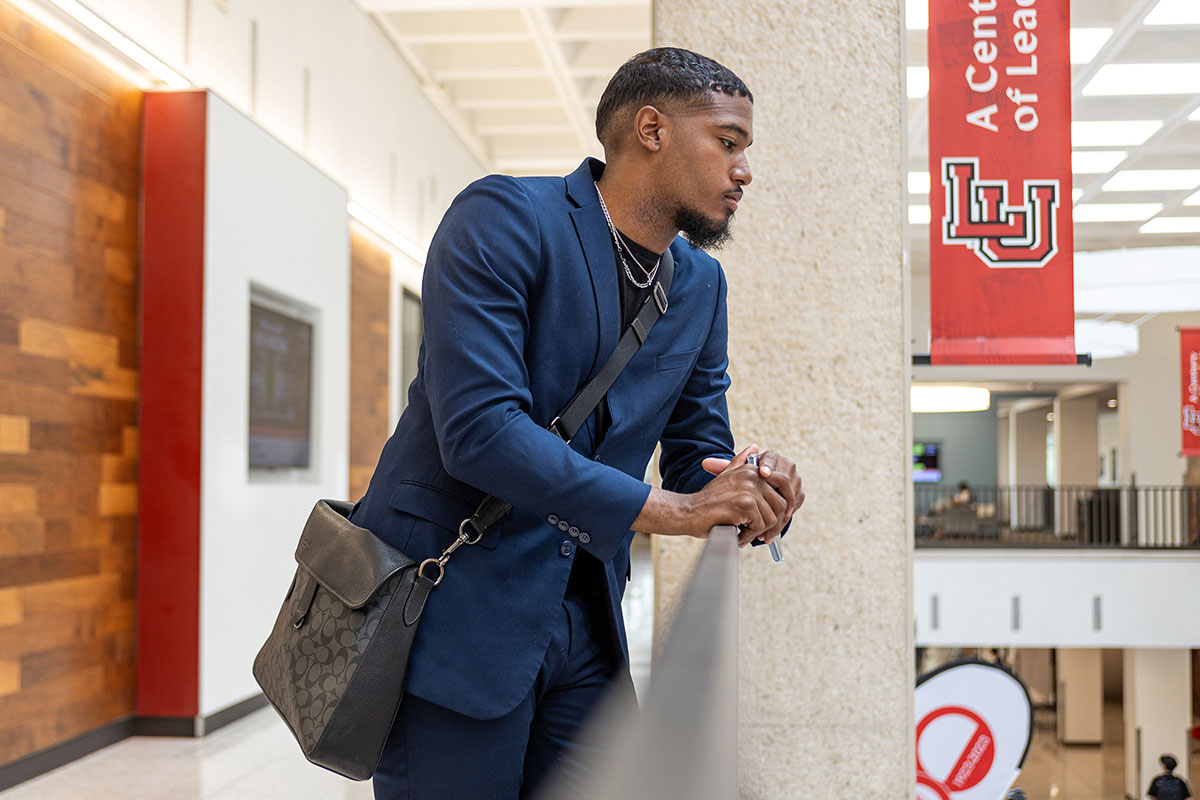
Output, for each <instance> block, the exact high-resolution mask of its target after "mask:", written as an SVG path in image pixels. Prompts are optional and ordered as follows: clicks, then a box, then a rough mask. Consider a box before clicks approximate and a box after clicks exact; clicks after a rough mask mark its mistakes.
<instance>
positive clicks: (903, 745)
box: [653, 0, 915, 798]
mask: <svg viewBox="0 0 1200 800" xmlns="http://www.w3.org/2000/svg"><path fill="white" fill-rule="evenodd" d="M653 14H654V29H655V43H656V44H657V45H675V46H680V47H687V48H690V49H693V50H696V51H699V52H702V53H705V54H707V55H710V56H712V57H714V58H716V59H717V60H719V61H721V62H722V63H724V64H725V65H727V66H728V67H730V68H731V69H733V70H734V71H735V72H736V73H738V75H739V76H741V77H742V78H743V79H744V80H745V81H746V83H747V85H748V86H749V87H750V89H751V91H752V92H753V93H754V96H755V119H754V129H755V130H754V133H755V144H754V146H753V148H751V150H750V151H749V156H750V163H751V167H752V170H753V175H754V182H753V184H752V185H750V186H749V187H747V189H746V198H745V202H744V204H743V206H742V210H740V211H739V212H738V215H737V222H736V223H735V225H736V233H735V238H736V241H735V242H734V243H733V244H732V245H730V246H729V247H727V248H726V249H725V250H724V251H723V252H721V253H719V254H717V255H718V257H719V258H720V259H721V261H722V263H723V264H724V266H725V270H726V273H727V274H728V277H729V322H730V362H731V364H730V373H731V377H732V379H733V388H732V389H731V390H730V395H729V400H730V403H729V405H730V412H731V415H732V419H733V426H734V433H735V436H736V440H737V442H738V444H739V446H743V445H746V444H750V443H752V442H757V443H759V444H760V445H762V446H764V447H771V448H777V449H779V450H781V451H783V452H786V453H788V454H789V455H791V456H792V457H793V458H795V459H796V461H797V462H798V463H799V465H800V470H801V473H802V475H803V476H804V480H805V489H806V491H807V493H808V500H807V502H806V504H805V507H804V509H803V511H802V512H801V513H800V515H799V517H798V519H797V520H796V521H795V522H794V524H793V526H792V530H791V532H790V533H789V535H788V536H787V537H786V539H785V540H784V542H783V551H784V556H785V558H786V561H785V562H784V563H782V564H774V563H772V561H771V559H770V556H769V555H768V554H767V551H766V548H753V549H751V548H747V549H746V550H745V551H743V552H742V555H741V559H742V563H741V570H742V572H741V578H740V586H741V600H740V602H741V613H740V620H739V626H740V628H739V630H740V635H741V661H740V665H739V672H740V686H741V694H740V697H739V703H740V705H739V741H740V746H739V751H738V754H739V764H740V792H739V793H740V796H741V797H743V798H792V797H796V798H804V797H810V796H811V795H812V793H813V792H814V791H819V792H820V793H823V794H826V795H828V796H832V797H888V798H905V797H912V796H913V794H914V783H915V775H914V763H915V757H914V754H913V718H912V714H913V711H912V702H913V680H914V676H913V649H912V647H913V641H912V636H913V616H912V596H911V595H912V499H911V498H912V486H911V480H910V469H911V420H910V415H909V411H908V389H909V382H910V373H911V350H910V346H909V336H908V333H907V330H906V328H907V321H906V306H907V304H908V302H909V300H908V297H909V292H908V286H907V267H906V263H905V254H904V245H905V230H904V226H905V209H904V205H903V180H904V176H905V168H904V163H905V162H904V153H903V149H902V137H903V132H904V127H903V124H902V115H903V109H902V102H903V92H902V87H901V82H900V78H901V75H902V73H903V72H904V64H903V61H902V60H901V49H900V45H901V40H900V37H901V34H902V27H903V26H902V8H901V3H900V2H899V0H867V2H861V3H845V2H840V1H837V0H813V2H810V3H806V4H803V5H796V4H794V3H790V2H783V0H745V1H744V2H741V3H736V4H733V5H718V4H712V3H705V2H700V0H656V2H655V4H654V11H653ZM694 551H695V547H694V543H691V542H684V541H674V540H664V541H660V542H659V543H658V547H657V559H656V583H657V584H658V586H659V587H660V588H659V600H660V602H659V605H658V610H659V612H660V613H662V612H663V611H664V610H665V609H667V608H669V607H670V605H671V603H672V601H673V595H674V588H675V587H678V585H679V584H680V583H681V579H682V577H683V576H684V575H685V574H686V573H687V571H688V569H689V566H690V563H691V559H692V556H693V554H694ZM868 757H869V760H870V762H871V768H870V769H863V768H862V765H863V759H864V758H868Z"/></svg>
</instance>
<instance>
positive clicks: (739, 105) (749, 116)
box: [661, 92, 754, 249]
mask: <svg viewBox="0 0 1200 800" xmlns="http://www.w3.org/2000/svg"><path fill="white" fill-rule="evenodd" d="M710 101H711V102H710V103H708V104H705V105H699V106H693V107H691V108H683V109H680V110H679V112H678V113H675V114H669V115H668V116H669V117H670V119H671V128H672V130H671V136H670V137H669V141H668V147H667V148H666V152H664V155H666V156H667V158H666V159H665V162H666V163H665V164H664V165H663V166H664V167H665V169H664V170H663V172H662V173H661V174H663V175H664V176H665V177H664V181H665V182H666V183H667V185H666V186H664V189H665V190H666V194H667V196H668V197H669V198H670V200H671V202H673V204H674V206H675V208H674V212H673V221H674V224H675V226H676V227H677V228H679V230H680V231H681V232H682V233H683V235H684V236H686V237H687V240H688V241H689V242H690V243H691V244H692V246H694V247H698V248H702V249H710V248H719V247H721V245H723V244H724V243H725V242H727V241H728V240H729V238H730V235H731V234H730V223H731V222H732V219H733V215H734V212H735V211H736V210H737V207H738V203H739V201H740V200H741V199H742V187H743V186H745V185H746V184H749V183H750V181H751V174H750V163H749V161H748V160H747V158H746V148H747V147H749V146H750V144H751V143H752V142H753V140H754V122H753V114H754V106H753V105H752V104H751V103H750V100H749V99H747V98H745V97H737V96H731V95H727V94H724V93H722V92H713V93H712V94H711V95H710Z"/></svg>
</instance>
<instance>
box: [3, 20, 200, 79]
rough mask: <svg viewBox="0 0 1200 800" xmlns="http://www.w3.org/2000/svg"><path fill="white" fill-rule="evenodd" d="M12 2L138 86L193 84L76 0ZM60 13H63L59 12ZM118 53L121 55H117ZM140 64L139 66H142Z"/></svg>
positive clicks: (41, 23)
mask: <svg viewBox="0 0 1200 800" xmlns="http://www.w3.org/2000/svg"><path fill="white" fill-rule="evenodd" d="M9 2H11V3H12V5H14V6H16V7H17V8H18V9H20V11H21V12H22V13H24V14H25V15H27V16H29V17H30V18H32V19H33V20H35V21H36V22H38V23H39V24H40V25H42V26H43V27H45V28H46V29H47V30H49V31H51V32H53V33H54V34H56V35H57V36H61V37H62V38H63V39H66V40H67V41H69V42H70V43H71V44H73V45H75V46H76V47H78V48H80V49H81V50H83V51H85V52H86V53H87V54H88V55H89V56H91V57H92V58H95V59H96V60H97V61H99V62H100V63H101V64H103V65H104V67H106V68H107V69H109V70H111V71H112V72H114V73H116V74H118V75H120V76H121V77H122V78H124V79H125V80H127V81H129V82H130V83H132V84H133V85H135V86H137V87H138V88H139V89H143V90H147V89H153V88H156V87H157V86H158V85H159V84H160V83H165V84H166V85H167V86H169V87H170V88H172V89H187V88H189V87H190V86H191V85H192V83H191V81H189V80H188V79H187V78H185V77H184V76H183V75H181V74H179V73H178V72H177V71H175V70H174V69H172V68H171V67H170V66H168V65H167V64H166V63H164V62H163V61H161V60H159V59H158V58H156V57H155V56H153V55H152V54H151V53H150V52H149V51H147V50H146V49H145V48H143V47H142V46H141V45H139V44H137V43H136V42H134V41H133V40H132V39H130V38H129V37H128V36H126V35H124V34H123V33H121V32H120V31H118V30H117V29H116V28H114V27H113V26H112V25H110V24H108V22H106V21H105V20H103V19H101V18H100V17H99V16H97V15H96V14H95V13H93V12H92V11H91V10H90V9H88V8H87V7H85V6H83V5H82V4H80V3H79V2H77V0H9ZM51 9H55V10H51ZM59 13H61V14H62V15H63V16H59ZM64 16H65V17H66V18H67V19H70V20H71V21H72V22H73V23H74V24H75V25H78V26H80V27H82V28H83V29H84V30H86V31H88V32H89V33H91V34H92V35H94V36H96V37H97V38H99V39H100V40H101V41H102V42H103V43H104V44H100V43H98V42H96V41H95V40H93V39H90V38H89V37H87V36H86V35H85V34H84V33H83V32H82V31H80V30H79V29H77V28H74V27H72V22H68V21H67V19H64V18H63V17H64ZM114 51H115V52H114ZM118 53H119V54H120V57H118V55H117V54H118ZM122 57H123V58H122ZM125 59H128V61H126V60H125ZM129 62H133V63H132V64H130V63H129ZM134 65H136V66H134ZM137 67H140V68H141V70H139V69H137Z"/></svg>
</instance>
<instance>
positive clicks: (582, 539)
mask: <svg viewBox="0 0 1200 800" xmlns="http://www.w3.org/2000/svg"><path fill="white" fill-rule="evenodd" d="M591 540H592V537H591V534H589V533H588V532H587V531H580V532H579V543H580V544H587V543H588V542H590V541H591Z"/></svg>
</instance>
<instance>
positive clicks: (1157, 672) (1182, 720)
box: [1124, 648, 1192, 797]
mask: <svg viewBox="0 0 1200 800" xmlns="http://www.w3.org/2000/svg"><path fill="white" fill-rule="evenodd" d="M1124 657H1125V686H1124V695H1125V697H1124V705H1125V795H1126V796H1127V797H1145V795H1146V789H1147V788H1149V786H1150V781H1151V780H1153V778H1154V776H1155V775H1157V774H1159V773H1160V772H1161V771H1162V766H1161V765H1160V764H1159V761H1158V759H1159V757H1160V756H1162V755H1163V754H1164V753H1170V754H1171V755H1173V756H1175V758H1176V760H1177V761H1178V762H1179V766H1178V767H1177V768H1176V770H1175V774H1176V775H1178V776H1179V777H1181V778H1183V779H1184V780H1187V781H1188V782H1189V783H1190V782H1191V775H1190V774H1189V770H1188V761H1189V759H1188V755H1189V753H1190V752H1191V735H1190V734H1191V725H1192V661H1191V651H1190V650H1187V649H1185V648H1171V649H1149V648H1146V649H1127V650H1125V656H1124Z"/></svg>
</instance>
